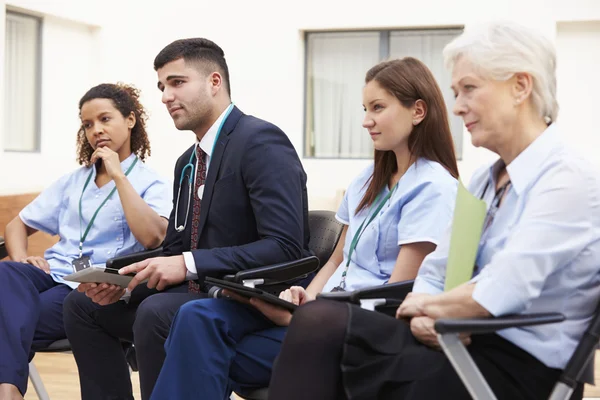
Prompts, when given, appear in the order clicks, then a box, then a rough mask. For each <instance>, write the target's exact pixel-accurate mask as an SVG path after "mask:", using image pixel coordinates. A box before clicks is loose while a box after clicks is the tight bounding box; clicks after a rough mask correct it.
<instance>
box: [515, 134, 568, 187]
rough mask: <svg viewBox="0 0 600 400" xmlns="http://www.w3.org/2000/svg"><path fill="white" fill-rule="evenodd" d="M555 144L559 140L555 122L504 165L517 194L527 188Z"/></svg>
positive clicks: (558, 143) (556, 144)
mask: <svg viewBox="0 0 600 400" xmlns="http://www.w3.org/2000/svg"><path fill="white" fill-rule="evenodd" d="M557 146H560V140H559V136H558V132H557V128H556V127H555V124H552V125H550V126H549V127H548V128H546V130H545V131H544V132H542V134H541V135H540V136H538V137H537V138H536V139H535V140H534V141H533V143H531V144H530V145H529V146H527V147H526V148H525V150H523V151H522V152H521V153H520V154H519V155H518V156H517V157H516V158H515V159H514V160H513V161H512V162H511V163H510V164H509V165H507V166H506V171H507V172H508V176H509V177H510V182H511V185H512V187H513V188H514V190H515V192H516V193H517V195H519V194H520V193H523V191H524V190H526V189H527V187H528V186H529V185H530V184H531V182H532V181H533V180H534V179H535V177H536V176H537V175H538V173H539V168H540V167H541V165H542V163H543V162H544V161H545V160H546V159H547V158H548V154H550V153H551V152H552V150H554V149H555V148H556V147H557Z"/></svg>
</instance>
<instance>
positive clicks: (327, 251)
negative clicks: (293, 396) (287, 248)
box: [226, 211, 344, 400]
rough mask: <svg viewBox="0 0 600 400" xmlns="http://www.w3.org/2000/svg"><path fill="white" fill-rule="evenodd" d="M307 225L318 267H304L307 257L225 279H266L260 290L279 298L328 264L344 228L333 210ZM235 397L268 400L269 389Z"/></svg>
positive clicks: (312, 217) (312, 216) (312, 215)
mask: <svg viewBox="0 0 600 400" xmlns="http://www.w3.org/2000/svg"><path fill="white" fill-rule="evenodd" d="M308 225H309V228H310V242H309V244H308V245H309V248H310V250H311V251H312V252H313V253H314V254H315V256H314V258H316V259H317V262H318V264H317V267H316V268H312V267H310V266H307V265H306V264H303V262H306V260H307V259H309V258H311V257H308V258H306V259H303V260H298V261H293V262H290V263H285V264H280V265H276V266H269V267H264V268H256V269H252V270H249V271H243V272H239V273H237V274H236V275H233V276H228V277H226V279H229V280H232V281H235V282H238V283H242V284H244V281H246V283H247V282H248V280H258V281H259V282H260V281H261V280H264V282H265V283H266V284H265V285H264V286H263V285H262V284H261V286H260V288H261V289H263V290H266V291H269V292H271V293H273V294H277V295H279V292H280V291H281V290H282V289H285V288H287V287H288V286H289V285H286V284H285V283H286V282H290V281H294V280H297V279H299V278H302V277H306V276H308V274H310V273H312V272H316V271H318V269H319V267H322V266H323V265H325V263H326V262H327V261H328V260H329V257H331V254H332V253H333V250H335V246H336V245H337V243H338V241H339V240H340V235H341V234H342V229H343V227H344V225H342V224H341V223H339V222H338V221H337V220H336V219H335V213H334V212H333V211H311V212H310V213H309V221H308ZM274 282H275V283H274ZM236 394H237V395H238V396H239V397H241V398H243V399H246V400H266V399H267V395H268V388H259V389H246V390H243V391H239V392H236Z"/></svg>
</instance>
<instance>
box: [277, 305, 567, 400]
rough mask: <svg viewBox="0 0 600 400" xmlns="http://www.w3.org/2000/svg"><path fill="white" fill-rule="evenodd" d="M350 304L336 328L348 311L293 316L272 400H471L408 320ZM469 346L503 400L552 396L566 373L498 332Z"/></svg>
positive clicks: (325, 308) (322, 308) (321, 308)
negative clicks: (446, 399)
mask: <svg viewBox="0 0 600 400" xmlns="http://www.w3.org/2000/svg"><path fill="white" fill-rule="evenodd" d="M319 303H321V304H319ZM313 304H314V306H313V307H312V308H309V306H311V305H313ZM345 307H346V313H345V316H344V319H345V320H346V321H347V324H346V325H343V326H339V327H338V329H335V330H332V329H331V326H333V325H337V324H338V323H339V321H338V320H337V318H338V317H339V315H344V313H343V312H342V310H343V307H342V308H340V307H339V306H338V307H337V308H338V309H339V311H338V312H337V313H336V306H334V304H333V303H332V304H331V305H327V302H322V301H316V302H314V303H310V304H309V305H307V306H306V308H305V309H304V307H303V308H301V309H300V310H299V312H298V315H295V316H294V318H293V319H292V324H291V325H290V328H289V330H288V333H287V336H286V338H285V340H284V344H283V348H282V351H281V354H280V357H279V360H278V361H277V363H276V366H275V370H274V372H273V377H272V381H271V387H270V393H269V398H270V399H274V400H279V399H292V400H294V399H303V398H319V399H336V398H340V397H342V396H347V398H351V399H353V400H369V399H382V400H387V399H389V400H392V399H403V400H437V399H440V398H448V399H453V400H468V399H470V396H469V394H468V392H467V390H466V388H465V386H464V384H463V383H462V381H461V380H460V378H459V377H458V375H457V374H456V372H455V371H454V369H453V368H452V365H451V364H450V361H449V360H448V359H447V357H446V356H445V354H444V353H443V352H441V351H438V350H434V349H432V348H429V347H427V346H425V345H423V344H421V343H420V342H418V341H417V340H416V339H415V337H414V336H413V335H412V333H411V330H410V326H409V324H408V323H407V322H406V321H402V320H397V319H395V318H393V317H390V316H386V315H383V314H380V313H377V312H372V311H366V310H362V309H361V308H359V307H358V306H348V305H345ZM317 316H318V318H317ZM304 317H306V323H305V322H304ZM296 318H298V319H296ZM311 320H312V321H311ZM332 322H333V325H332ZM323 327H324V328H323ZM312 332H321V333H320V334H319V335H318V336H317V335H314V334H312ZM342 349H343V351H342ZM467 349H468V351H469V352H470V354H471V356H472V357H473V360H474V361H475V363H476V364H477V366H478V367H479V369H480V370H481V372H482V374H483V376H484V377H485V378H486V380H487V381H488V383H489V384H490V386H491V388H492V391H493V392H494V393H496V395H497V397H498V398H499V399H511V400H512V399H515V400H517V399H539V398H547V397H548V395H549V393H550V390H551V389H552V387H553V385H554V383H555V382H556V379H557V378H558V376H559V375H560V371H557V370H554V369H551V368H548V367H546V366H545V365H543V364H542V363H541V362H540V361H538V360H536V359H535V358H534V357H532V356H531V355H529V354H528V353H526V352H525V351H523V350H521V349H520V348H518V347H517V346H515V345H513V344H512V343H510V342H508V341H507V340H505V339H503V338H501V337H500V336H498V335H476V336H474V337H473V338H472V343H471V344H470V345H469V346H467ZM340 382H341V383H340ZM342 398H343V397H342Z"/></svg>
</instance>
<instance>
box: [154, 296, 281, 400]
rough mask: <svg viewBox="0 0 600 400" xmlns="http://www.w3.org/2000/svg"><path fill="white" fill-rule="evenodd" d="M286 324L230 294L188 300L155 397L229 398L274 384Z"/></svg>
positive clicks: (177, 320)
mask: <svg viewBox="0 0 600 400" xmlns="http://www.w3.org/2000/svg"><path fill="white" fill-rule="evenodd" d="M285 332H286V328H283V327H278V326H275V325H274V324H273V323H272V322H271V321H270V320H268V319H267V318H266V317H265V316H264V315H263V314H262V313H260V312H259V311H257V310H256V309H255V308H254V307H252V306H249V305H246V304H241V303H238V302H237V301H235V300H229V299H203V300H197V301H192V302H189V303H187V304H185V305H183V306H182V307H181V308H180V309H179V312H178V314H177V316H176V317H175V321H174V322H173V326H172V328H171V333H170V334H169V338H168V340H167V342H166V345H165V349H166V352H167V358H166V360H165V363H164V366H163V369H162V371H161V373H160V377H159V379H158V382H157V383H156V386H155V388H154V392H153V393H152V400H169V399H178V400H187V399H190V400H192V399H205V400H225V399H229V396H230V395H231V391H232V390H239V389H248V388H260V387H265V386H268V384H269V379H270V378H271V370H272V368H273V361H274V360H275V357H277V354H278V353H279V349H280V347H281V342H282V341H283V337H284V335H285Z"/></svg>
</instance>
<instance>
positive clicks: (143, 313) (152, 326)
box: [133, 294, 171, 347]
mask: <svg viewBox="0 0 600 400" xmlns="http://www.w3.org/2000/svg"><path fill="white" fill-rule="evenodd" d="M161 300H162V299H161V295H160V294H158V295H153V296H150V297H148V298H146V299H145V300H144V301H142V302H141V303H140V305H139V307H138V309H137V312H136V315H135V322H134V323H133V337H134V343H135V345H136V347H140V346H143V345H144V344H145V343H146V342H147V341H148V340H152V339H153V338H155V337H156V336H158V337H162V338H166V337H167V335H168V333H169V329H170V326H171V321H170V318H169V317H168V315H167V313H168V310H166V308H165V305H164V302H163V301H161Z"/></svg>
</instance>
